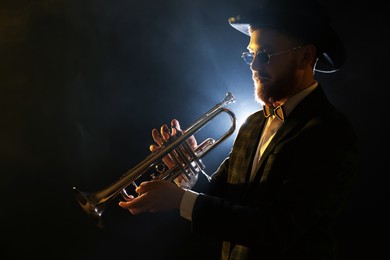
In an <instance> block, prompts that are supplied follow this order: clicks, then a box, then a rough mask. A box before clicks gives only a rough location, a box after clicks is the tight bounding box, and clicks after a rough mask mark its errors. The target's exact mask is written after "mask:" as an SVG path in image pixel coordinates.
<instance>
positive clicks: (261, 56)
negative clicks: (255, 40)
mask: <svg viewBox="0 0 390 260" xmlns="http://www.w3.org/2000/svg"><path fill="white" fill-rule="evenodd" d="M256 59H257V60H258V61H259V62H261V63H268V62H269V56H268V53H267V52H266V51H260V52H258V53H257V55H256Z"/></svg>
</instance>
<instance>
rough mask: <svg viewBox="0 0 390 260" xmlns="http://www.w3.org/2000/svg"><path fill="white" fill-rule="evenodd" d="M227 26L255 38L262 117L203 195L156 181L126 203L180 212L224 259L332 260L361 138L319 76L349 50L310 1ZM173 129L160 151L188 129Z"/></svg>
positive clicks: (250, 121) (264, 9)
mask: <svg viewBox="0 0 390 260" xmlns="http://www.w3.org/2000/svg"><path fill="white" fill-rule="evenodd" d="M229 22H230V24H231V25H232V26H233V27H234V28H235V29H237V30H238V31H240V32H242V33H245V34H247V35H249V36H250V40H249V45H248V52H245V53H244V54H243V56H242V57H243V58H244V60H245V61H246V62H247V63H248V64H249V65H250V69H251V71H252V78H253V81H254V86H255V96H256V98H257V100H258V101H259V102H260V103H261V104H263V105H264V106H263V110H260V111H258V112H256V113H254V114H252V115H250V116H249V117H248V118H247V120H246V122H245V123H244V124H243V125H242V127H241V128H240V130H239V133H238V135H237V137H236V140H235V142H234V145H233V148H232V150H231V152H230V154H229V157H228V158H227V159H226V160H224V162H223V163H222V164H221V165H220V167H219V168H218V170H217V171H216V172H215V173H214V174H213V175H212V179H211V182H210V188H209V189H208V190H207V191H205V192H204V193H197V192H194V191H191V190H188V189H183V188H180V187H179V186H178V185H175V184H174V183H172V182H166V181H150V182H144V183H142V184H141V185H140V186H139V187H138V188H137V190H136V191H137V193H139V194H140V195H139V196H138V197H136V198H133V197H131V198H129V199H128V201H127V202H120V203H119V205H120V206H121V207H123V208H125V209H129V210H130V212H131V213H132V214H139V213H141V212H157V211H162V210H170V209H180V214H181V216H183V217H184V218H187V219H188V220H190V221H191V224H192V231H193V232H196V233H199V234H204V235H206V236H214V237H216V238H219V239H220V240H221V241H223V246H222V255H221V258H222V259H301V260H302V259H307V260H309V259H310V260H314V259H334V257H335V256H334V244H333V241H332V227H333V225H334V223H335V220H337V217H338V216H339V214H340V211H341V210H342V208H343V205H344V203H345V201H346V198H347V196H348V192H349V190H350V187H351V184H352V183H353V181H354V179H355V177H356V173H357V140H356V136H355V133H354V130H353V129H352V127H351V125H350V124H349V122H348V120H347V119H346V118H345V117H344V116H343V114H342V113H341V112H340V111H338V110H337V109H336V108H335V107H334V106H333V105H331V103H330V102H329V101H328V99H327V98H326V96H325V93H324V91H323V89H322V87H321V85H320V84H319V83H318V82H317V81H316V79H315V77H314V74H315V72H325V73H330V72H335V71H337V70H338V69H339V68H340V67H341V66H342V65H343V63H344V60H345V52H344V48H343V44H342V42H341V40H340V39H339V37H338V36H337V34H336V33H335V31H334V30H332V29H331V28H330V26H329V17H328V15H327V13H326V12H325V11H324V9H323V8H322V7H321V6H320V5H319V4H318V3H317V2H315V1H310V0H300V1H291V0H272V1H268V2H265V3H263V5H261V6H260V7H259V9H257V10H253V11H250V12H248V13H244V14H241V15H240V16H237V17H233V18H230V19H229ZM172 125H173V129H172V132H171V133H169V131H168V127H167V126H163V127H162V128H161V131H160V132H161V134H159V131H157V130H156V129H154V130H153V132H152V135H153V138H154V140H155V141H156V143H157V145H152V146H151V150H152V151H156V150H158V149H160V147H161V146H162V145H163V144H164V142H165V141H166V140H168V139H169V138H170V137H171V136H172V135H175V133H176V131H180V126H179V122H178V121H177V120H173V121H172ZM191 141H192V145H193V146H196V140H194V139H192V138H191ZM165 162H166V164H167V165H168V166H169V167H171V166H172V162H170V161H169V160H168V159H167V160H166V161H165Z"/></svg>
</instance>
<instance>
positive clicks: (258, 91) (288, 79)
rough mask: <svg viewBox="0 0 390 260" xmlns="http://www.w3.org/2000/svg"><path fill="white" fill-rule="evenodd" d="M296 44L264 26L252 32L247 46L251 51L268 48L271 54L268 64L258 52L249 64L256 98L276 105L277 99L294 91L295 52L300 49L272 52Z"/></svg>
mask: <svg viewBox="0 0 390 260" xmlns="http://www.w3.org/2000/svg"><path fill="white" fill-rule="evenodd" d="M295 47H297V45H296V44H294V43H293V42H292V41H291V40H290V39H289V38H288V37H286V36H285V35H283V34H281V33H279V32H278V31H275V30H272V29H268V28H267V29H265V28H262V29H256V30H254V31H253V32H252V34H251V36H250V42H249V45H248V50H249V52H250V53H255V54H256V53H258V52H259V51H262V50H266V51H267V52H268V53H269V54H270V55H271V56H270V57H269V62H268V63H265V62H264V59H261V57H260V55H259V54H257V55H255V57H254V59H253V61H252V63H251V64H250V68H251V71H252V79H253V82H254V88H255V97H256V100H257V101H259V102H261V103H263V102H264V103H266V104H267V105H273V104H274V102H277V101H283V100H284V99H285V98H287V97H288V96H289V95H290V94H291V93H292V89H293V88H294V86H295V85H296V76H297V70H298V67H297V62H296V60H297V58H296V54H297V51H299V49H298V50H297V51H295V50H292V51H288V52H286V53H283V54H280V55H275V56H272V54H273V53H279V52H283V51H286V50H290V49H294V48H295ZM262 55H264V53H263V54H262ZM263 57H264V56H263ZM266 57H267V56H266Z"/></svg>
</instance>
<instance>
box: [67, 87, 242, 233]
mask: <svg viewBox="0 0 390 260" xmlns="http://www.w3.org/2000/svg"><path fill="white" fill-rule="evenodd" d="M233 102H235V98H234V96H233V94H232V93H230V92H228V93H227V94H226V96H225V98H224V99H223V100H222V101H221V102H219V103H218V104H216V105H215V106H214V107H212V108H211V109H210V110H209V111H207V112H206V113H205V114H203V115H202V116H201V117H199V118H198V119H197V120H196V121H195V122H194V123H193V124H192V125H190V127H188V128H187V129H186V130H184V131H182V132H180V131H177V132H178V134H177V135H176V136H174V137H171V138H170V139H169V141H168V143H167V145H166V146H165V147H163V148H162V149H160V150H159V151H158V152H155V153H152V154H150V155H149V156H147V157H146V158H145V159H144V160H143V161H141V162H140V163H138V164H137V165H136V166H134V167H133V168H131V169H130V170H128V171H127V172H126V173H124V174H123V175H122V176H121V178H119V179H118V180H117V181H116V182H114V183H112V184H111V185H109V186H107V187H105V188H103V189H101V190H99V191H97V192H85V191H81V190H79V189H77V188H76V187H73V191H74V192H75V196H76V200H77V202H78V203H79V204H80V206H81V208H82V209H83V210H84V211H85V213H87V215H89V216H90V217H92V218H93V219H94V220H95V222H96V224H97V226H98V227H103V221H102V214H103V212H104V210H105V209H106V208H107V206H108V205H109V204H110V203H111V202H112V201H113V199H115V198H116V197H117V196H118V195H119V194H121V195H122V196H123V197H127V196H128V195H127V191H126V189H127V188H129V187H131V186H134V187H136V186H137V183H136V181H137V180H139V179H140V178H141V177H144V176H145V174H147V173H149V174H150V172H151V169H152V168H153V167H154V168H155V170H156V171H157V174H152V175H151V176H150V178H151V179H158V180H167V181H173V180H175V179H176V178H177V177H178V176H179V175H183V176H184V177H185V178H188V179H189V178H190V175H195V174H198V173H202V174H204V175H205V176H206V177H207V178H208V179H209V178H210V177H209V176H208V175H207V174H206V173H205V172H204V171H203V170H204V168H205V166H204V165H203V163H202V160H201V158H203V157H204V156H205V155H206V154H207V153H208V152H209V151H211V150H212V149H213V148H214V147H216V146H217V145H219V144H220V143H222V142H223V141H225V140H226V139H227V138H228V137H229V136H231V135H232V134H233V133H234V131H235V128H236V117H235V115H234V113H233V112H232V111H231V110H230V109H228V108H225V106H226V105H228V104H230V103H233ZM221 113H226V114H228V115H229V117H230V120H231V126H230V128H229V130H228V131H226V132H225V133H224V134H223V135H222V136H221V137H219V138H218V139H217V140H215V139H213V138H207V139H206V140H204V141H203V142H201V143H200V144H199V145H198V146H196V147H195V148H192V147H190V145H189V144H188V143H187V139H188V138H190V137H191V136H193V135H194V134H195V133H196V132H198V131H199V130H200V129H201V128H202V127H203V126H205V125H206V124H208V123H209V122H210V121H211V120H213V119H214V118H215V117H216V116H217V115H219V114H221ZM165 156H169V158H170V159H171V160H172V161H173V162H174V166H173V167H171V168H169V169H167V167H165V165H164V164H163V162H162V159H163V158H164V157H165ZM161 166H162V168H161Z"/></svg>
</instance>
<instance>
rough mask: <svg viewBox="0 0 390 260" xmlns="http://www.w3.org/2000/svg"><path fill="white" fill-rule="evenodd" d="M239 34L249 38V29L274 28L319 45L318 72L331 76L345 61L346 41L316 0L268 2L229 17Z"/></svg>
mask: <svg viewBox="0 0 390 260" xmlns="http://www.w3.org/2000/svg"><path fill="white" fill-rule="evenodd" d="M229 23H230V25H231V26H232V27H234V28H235V29H237V30H238V31H240V32H242V33H244V34H246V35H250V31H249V29H250V27H251V26H255V27H267V28H275V29H278V30H281V31H284V32H286V33H289V34H291V35H294V36H296V37H299V38H300V39H303V40H304V41H305V43H313V44H315V45H316V46H317V50H318V55H319V59H318V62H317V64H316V67H315V68H314V70H315V71H318V72H323V73H332V72H335V71H337V70H338V69H340V68H341V67H342V66H343V64H344V62H345V59H346V54H345V49H344V45H343V42H342V41H341V39H340V37H339V36H338V34H337V33H336V32H335V31H334V30H333V29H332V28H331V26H330V19H329V14H328V13H327V10H326V9H325V8H324V7H323V6H322V5H321V4H319V3H318V2H317V1H315V0H269V1H267V0H265V1H259V4H258V5H257V8H255V9H252V10H250V11H248V12H245V13H242V14H240V15H238V16H235V17H231V18H229Z"/></svg>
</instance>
